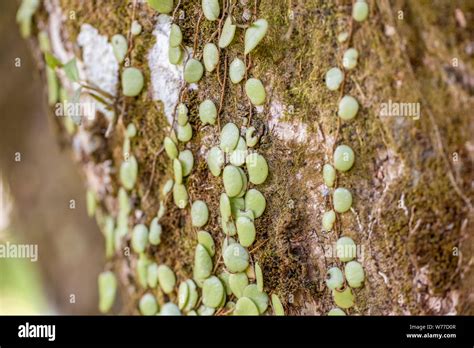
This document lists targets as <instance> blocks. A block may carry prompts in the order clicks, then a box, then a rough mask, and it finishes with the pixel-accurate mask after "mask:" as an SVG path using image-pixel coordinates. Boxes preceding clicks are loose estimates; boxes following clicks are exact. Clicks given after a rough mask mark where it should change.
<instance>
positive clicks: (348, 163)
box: [333, 145, 355, 172]
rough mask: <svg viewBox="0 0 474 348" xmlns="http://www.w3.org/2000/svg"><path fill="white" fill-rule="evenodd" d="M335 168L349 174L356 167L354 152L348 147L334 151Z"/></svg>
mask: <svg viewBox="0 0 474 348" xmlns="http://www.w3.org/2000/svg"><path fill="white" fill-rule="evenodd" d="M333 158H334V167H335V168H336V169H337V170H339V171H341V172H347V171H348V170H349V169H351V168H352V166H353V165H354V158H355V155H354V151H352V149H351V148H350V147H349V146H347V145H339V146H338V147H336V150H335V151H334V156H333Z"/></svg>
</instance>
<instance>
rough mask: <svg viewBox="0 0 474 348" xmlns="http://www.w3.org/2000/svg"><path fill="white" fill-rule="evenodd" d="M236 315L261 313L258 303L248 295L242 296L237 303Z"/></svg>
mask: <svg viewBox="0 0 474 348" xmlns="http://www.w3.org/2000/svg"><path fill="white" fill-rule="evenodd" d="M234 315H259V312H258V308H257V305H256V304H255V303H254V302H253V301H252V300H251V299H249V298H248V297H241V298H239V300H238V301H237V303H236V304H235V309H234Z"/></svg>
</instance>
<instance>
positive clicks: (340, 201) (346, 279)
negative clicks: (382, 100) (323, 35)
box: [322, 0, 368, 315]
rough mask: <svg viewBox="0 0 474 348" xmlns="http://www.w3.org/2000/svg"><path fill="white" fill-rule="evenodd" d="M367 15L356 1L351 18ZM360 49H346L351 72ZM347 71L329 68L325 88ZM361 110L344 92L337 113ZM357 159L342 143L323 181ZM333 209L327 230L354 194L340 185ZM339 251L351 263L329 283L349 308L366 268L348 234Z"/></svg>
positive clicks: (332, 273)
mask: <svg viewBox="0 0 474 348" xmlns="http://www.w3.org/2000/svg"><path fill="white" fill-rule="evenodd" d="M367 16H368V5H367V3H366V1H365V0H357V1H356V2H355V3H354V6H353V11H352V17H353V18H354V20H356V21H358V22H362V21H364V20H365V19H366V18H367ZM348 37H349V34H348V33H347V32H344V33H341V34H339V35H338V41H339V42H344V41H346V40H347V39H348ZM358 58H359V52H358V51H357V50H356V49H355V48H349V49H347V50H346V51H345V52H344V54H343V61H342V66H343V68H344V70H346V71H348V70H351V69H354V68H355V67H356V66H357V60H358ZM344 78H345V73H344V72H343V71H342V70H341V69H340V68H338V67H333V68H331V69H329V70H328V71H327V73H326V78H325V80H326V87H327V88H328V89H329V90H331V91H336V90H338V89H339V88H341V85H342V83H343V81H344ZM358 111H359V103H358V102H357V100H356V99H355V98H354V97H352V96H350V95H345V96H343V97H342V98H341V100H340V101H339V106H338V113H337V114H338V116H339V117H340V118H341V119H342V120H344V121H348V120H352V119H353V118H354V117H355V116H356V115H357V112H358ZM354 162H355V154H354V151H353V150H352V149H351V147H349V146H348V145H345V144H341V145H339V146H337V147H336V149H335V150H334V153H333V163H332V164H329V163H326V164H325V165H324V167H323V180H324V183H325V184H326V186H327V187H329V188H333V187H334V185H335V183H336V173H337V172H336V171H339V172H341V173H345V172H347V171H349V170H350V169H351V168H352V167H353V165H354ZM332 203H333V209H332V210H329V211H326V212H325V213H324V214H323V218H322V227H323V230H325V231H330V230H332V229H333V226H334V223H335V222H336V213H345V212H347V211H348V210H350V209H351V206H352V194H351V192H350V191H349V190H348V189H346V188H344V187H338V188H336V189H335V190H334V191H333V193H332ZM336 248H337V253H338V257H339V259H340V261H342V262H348V263H347V264H346V265H345V268H344V274H343V272H342V271H341V270H340V269H339V268H338V267H332V268H330V269H329V270H328V272H327V275H328V278H327V280H326V284H327V286H328V287H329V288H330V289H331V290H332V293H333V298H334V301H335V303H336V304H337V305H338V306H339V307H340V308H350V307H352V306H353V304H354V295H353V293H352V290H351V289H352V288H358V287H360V286H362V283H363V281H364V277H365V275H364V270H363V268H362V266H361V264H360V263H358V262H357V261H352V260H353V259H354V257H355V251H356V250H355V249H356V247H355V243H354V241H353V240H352V239H351V238H349V237H341V238H340V239H339V240H338V241H337V243H336ZM340 308H334V309H332V310H331V311H330V312H329V313H328V315H345V313H344V311H342V310H341V309H340Z"/></svg>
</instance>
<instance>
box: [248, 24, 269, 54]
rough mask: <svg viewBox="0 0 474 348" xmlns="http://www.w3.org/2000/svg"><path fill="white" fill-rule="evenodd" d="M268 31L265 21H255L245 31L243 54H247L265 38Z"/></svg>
mask: <svg viewBox="0 0 474 348" xmlns="http://www.w3.org/2000/svg"><path fill="white" fill-rule="evenodd" d="M267 30H268V22H267V21H266V19H263V18H261V19H257V20H256V21H255V22H253V23H252V25H250V27H248V28H247V30H246V31H245V40H244V44H245V54H249V53H250V51H252V50H253V49H254V48H255V47H257V45H258V44H259V43H260V41H262V39H263V38H264V37H265V34H266V33H267Z"/></svg>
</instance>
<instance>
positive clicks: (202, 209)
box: [191, 200, 209, 227]
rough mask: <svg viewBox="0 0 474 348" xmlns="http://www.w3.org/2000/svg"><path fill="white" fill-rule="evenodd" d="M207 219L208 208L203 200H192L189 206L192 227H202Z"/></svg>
mask: <svg viewBox="0 0 474 348" xmlns="http://www.w3.org/2000/svg"><path fill="white" fill-rule="evenodd" d="M208 219H209V209H208V208H207V204H206V203H205V202H203V201H200V200H197V201H194V202H193V204H192V206H191V220H192V224H193V226H194V227H202V226H204V225H205V224H207V220H208Z"/></svg>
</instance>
